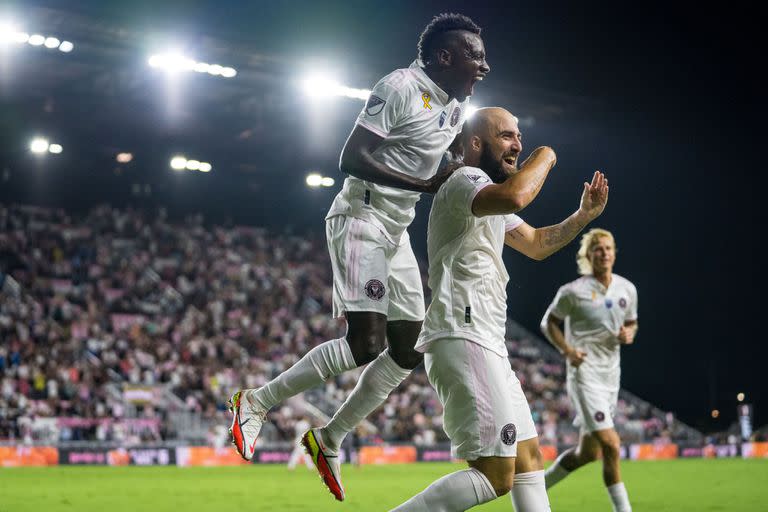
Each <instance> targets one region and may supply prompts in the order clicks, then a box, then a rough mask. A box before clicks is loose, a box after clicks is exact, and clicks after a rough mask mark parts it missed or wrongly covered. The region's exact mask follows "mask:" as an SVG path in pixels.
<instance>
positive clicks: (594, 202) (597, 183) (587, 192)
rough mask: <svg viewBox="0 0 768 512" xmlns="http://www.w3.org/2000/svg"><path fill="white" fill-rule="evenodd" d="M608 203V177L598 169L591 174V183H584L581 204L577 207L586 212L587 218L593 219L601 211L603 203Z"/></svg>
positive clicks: (603, 206)
mask: <svg viewBox="0 0 768 512" xmlns="http://www.w3.org/2000/svg"><path fill="white" fill-rule="evenodd" d="M607 203H608V179H607V178H606V177H605V174H603V173H602V172H600V171H595V174H594V175H593V176H592V183H584V192H583V193H582V194H581V205H580V207H579V209H580V210H581V211H582V212H584V214H586V215H587V216H588V217H589V219H591V220H594V219H596V218H598V217H599V216H600V214H601V213H603V210H604V209H605V205H606V204H607Z"/></svg>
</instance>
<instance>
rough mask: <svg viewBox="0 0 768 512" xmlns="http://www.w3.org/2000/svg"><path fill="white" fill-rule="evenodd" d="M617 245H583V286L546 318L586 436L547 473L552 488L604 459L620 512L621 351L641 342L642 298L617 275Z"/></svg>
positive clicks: (598, 240)
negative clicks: (617, 416)
mask: <svg viewBox="0 0 768 512" xmlns="http://www.w3.org/2000/svg"><path fill="white" fill-rule="evenodd" d="M615 262H616V243H615V242H614V239H613V235H612V234H611V233H610V232H609V231H606V230H604V229H598V228H595V229H592V230H590V231H589V232H587V233H586V234H584V236H583V237H582V239H581V246H580V248H579V252H578V256H577V263H578V266H579V273H580V274H581V275H582V277H580V278H579V279H576V280H575V281H572V282H570V283H568V284H565V285H563V286H562V287H560V289H559V290H558V292H557V295H556V296H555V299H554V300H553V301H552V304H551V305H550V306H549V308H548V309H547V311H546V313H545V314H544V318H543V319H542V322H541V328H542V331H543V332H544V334H545V335H546V337H547V338H548V339H549V340H550V342H552V344H554V345H555V347H557V349H558V350H559V351H560V353H561V354H563V356H564V357H565V360H566V365H567V370H568V371H567V375H568V377H567V389H568V396H569V397H570V398H571V401H572V402H573V407H574V409H575V410H576V419H575V420H574V424H575V425H576V426H579V427H580V428H581V439H580V441H579V445H578V446H575V447H572V448H569V449H568V450H566V451H565V452H563V453H562V454H561V455H560V457H558V459H557V460H556V461H555V463H554V464H553V465H552V466H551V467H550V468H549V469H548V470H547V473H546V482H547V488H549V487H552V486H553V485H555V484H556V483H558V482H559V481H560V480H562V479H563V478H565V477H566V476H568V475H569V474H570V473H571V472H572V471H574V470H576V469H578V468H580V467H581V466H583V465H585V464H588V463H590V462H592V461H594V460H596V459H597V458H598V457H599V456H600V454H602V458H603V482H604V483H605V486H606V488H607V490H608V495H609V496H610V498H611V503H612V504H613V510H614V511H616V512H629V511H631V510H632V507H631V506H630V504H629V497H628V495H627V490H626V488H625V487H624V483H623V482H622V481H621V473H620V471H619V458H620V457H619V450H620V447H621V444H620V443H621V442H620V439H619V434H618V433H617V432H616V429H615V428H614V425H613V414H614V411H615V409H616V402H617V400H618V396H619V379H620V374H621V369H620V365H619V364H620V357H619V356H620V351H621V346H622V345H630V344H632V343H633V342H634V340H635V335H636V334H637V290H636V289H635V285H633V284H632V283H631V282H629V281H628V280H627V279H625V278H623V277H621V276H620V275H617V274H615V273H613V265H614V263H615Z"/></svg>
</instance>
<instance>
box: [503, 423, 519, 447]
mask: <svg viewBox="0 0 768 512" xmlns="http://www.w3.org/2000/svg"><path fill="white" fill-rule="evenodd" d="M515 440H517V428H515V424H514V423H507V424H506V425H504V426H503V427H502V429H501V442H502V443H504V444H505V445H507V446H512V445H513V444H515Z"/></svg>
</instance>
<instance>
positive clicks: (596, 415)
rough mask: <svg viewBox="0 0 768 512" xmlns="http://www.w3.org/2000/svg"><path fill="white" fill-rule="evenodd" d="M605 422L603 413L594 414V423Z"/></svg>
mask: <svg viewBox="0 0 768 512" xmlns="http://www.w3.org/2000/svg"><path fill="white" fill-rule="evenodd" d="M604 420H605V413H604V412H603V411H597V412H596V413H595V421H604Z"/></svg>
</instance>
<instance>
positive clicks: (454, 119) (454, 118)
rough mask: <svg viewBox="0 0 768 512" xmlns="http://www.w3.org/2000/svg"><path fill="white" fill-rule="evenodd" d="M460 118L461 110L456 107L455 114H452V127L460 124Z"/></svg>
mask: <svg viewBox="0 0 768 512" xmlns="http://www.w3.org/2000/svg"><path fill="white" fill-rule="evenodd" d="M459 117H461V109H460V108H459V107H456V108H455V109H453V114H451V126H456V123H458V122H459Z"/></svg>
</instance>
